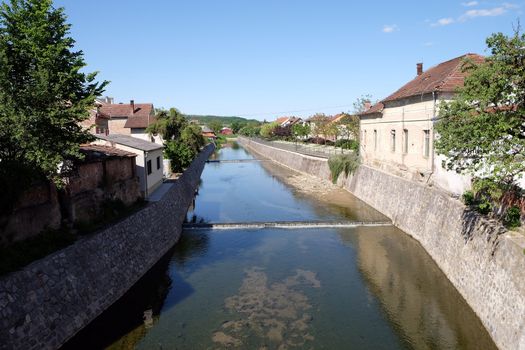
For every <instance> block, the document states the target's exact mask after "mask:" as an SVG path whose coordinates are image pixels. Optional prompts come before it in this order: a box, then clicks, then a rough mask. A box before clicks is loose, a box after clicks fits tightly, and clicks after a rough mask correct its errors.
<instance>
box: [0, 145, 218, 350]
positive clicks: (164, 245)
mask: <svg viewBox="0 0 525 350" xmlns="http://www.w3.org/2000/svg"><path fill="white" fill-rule="evenodd" d="M213 149H214V147H213V145H208V146H207V147H206V148H205V149H204V150H203V151H202V152H201V153H200V154H199V156H198V158H197V159H195V160H194V161H193V163H192V164H191V166H190V167H189V168H188V169H187V170H186V171H185V172H184V174H183V175H182V176H181V177H180V178H179V179H178V180H177V181H176V182H174V185H173V186H172V187H171V189H170V190H169V192H168V193H167V194H166V195H165V196H164V197H163V198H162V200H160V201H158V202H154V203H150V204H149V205H148V206H147V207H145V208H144V209H143V210H141V211H139V212H137V213H136V214H134V215H132V216H129V217H128V218H126V219H124V220H123V221H121V222H119V223H118V224H116V225H114V226H112V227H110V228H108V229H106V230H103V231H101V232H100V233H97V234H95V235H93V236H91V237H88V238H86V239H83V240H80V241H78V242H76V243H75V244H73V245H71V246H69V247H67V248H65V249H63V250H61V251H58V252H56V253H54V254H52V255H50V256H48V257H46V258H44V259H42V260H39V261H36V262H34V263H32V264H31V265H29V266H27V267H26V268H24V269H23V270H21V271H18V272H14V273H12V274H9V275H7V276H4V277H3V278H1V279H0V316H1V317H0V349H1V350H7V349H24V350H29V349H56V348H58V347H59V346H60V345H62V344H63V343H64V342H66V341H67V340H68V339H69V338H70V337H72V336H73V335H74V334H75V333H77V332H78V331H79V330H80V329H82V328H83V327H84V326H86V325H87V324H88V323H89V322H91V321H92V320H93V319H95V318H96V317H97V316H98V315H100V314H101V313H102V312H103V311H104V310H105V309H107V308H108V307H109V306H110V305H111V304H113V303H114V302H115V301H116V300H118V299H119V298H120V297H121V296H122V295H123V294H124V293H125V292H126V291H127V290H128V289H129V288H130V287H131V286H132V285H133V284H135V282H137V281H138V280H139V279H140V277H141V276H143V275H144V273H146V272H147V271H148V270H149V269H150V268H151V267H152V266H153V265H154V264H155V263H156V262H157V261H158V260H159V259H160V258H161V257H162V256H163V255H164V254H165V253H166V252H167V251H168V250H169V249H170V248H171V247H172V246H173V245H174V244H175V243H176V242H177V240H178V239H179V237H180V234H181V224H182V221H183V219H184V217H185V215H186V211H187V209H188V207H189V205H190V203H191V201H192V199H193V196H194V193H195V190H196V188H197V186H198V183H199V179H200V175H201V173H202V170H203V168H204V164H205V161H206V160H207V159H208V157H209V156H210V155H211V154H212V152H213Z"/></svg>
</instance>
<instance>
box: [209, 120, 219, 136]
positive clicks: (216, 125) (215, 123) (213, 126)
mask: <svg viewBox="0 0 525 350" xmlns="http://www.w3.org/2000/svg"><path fill="white" fill-rule="evenodd" d="M208 127H209V128H210V129H212V130H213V132H214V133H215V134H219V133H220V132H221V129H222V123H221V122H220V121H218V120H212V121H211V122H210V123H209V124H208Z"/></svg>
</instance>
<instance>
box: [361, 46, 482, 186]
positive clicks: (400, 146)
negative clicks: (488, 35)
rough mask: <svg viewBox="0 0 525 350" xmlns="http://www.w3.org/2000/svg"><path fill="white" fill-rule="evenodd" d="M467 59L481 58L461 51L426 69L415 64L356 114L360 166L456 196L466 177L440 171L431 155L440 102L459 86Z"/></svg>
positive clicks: (477, 60) (466, 182) (436, 158)
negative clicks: (409, 74) (409, 75)
mask: <svg viewBox="0 0 525 350" xmlns="http://www.w3.org/2000/svg"><path fill="white" fill-rule="evenodd" d="M467 59H468V60H471V61H473V62H474V63H481V62H483V60H484V58H483V57H482V56H480V55H477V54H466V55H463V56H460V57H456V58H454V59H452V60H449V61H446V62H443V63H440V64H438V65H437V66H435V67H432V68H430V69H429V70H427V71H426V72H424V71H423V64H422V63H418V64H417V65H416V73H417V75H416V77H415V78H414V79H412V80H411V81H409V82H408V83H407V84H405V85H404V86H402V87H401V88H400V89H399V90H397V91H396V92H394V93H393V94H391V95H390V96H388V97H387V98H385V99H383V100H382V101H380V102H378V103H377V104H375V105H374V106H371V107H370V108H369V109H367V110H366V111H364V112H363V113H361V114H360V115H359V117H360V128H361V131H360V133H361V134H360V143H361V156H362V161H363V163H364V164H367V165H370V166H373V167H376V168H379V169H382V170H384V171H387V172H390V173H392V174H394V175H397V176H402V177H405V178H408V179H411V180H417V181H422V182H425V183H429V184H432V185H435V186H437V187H440V188H442V189H444V190H446V191H449V192H452V193H456V194H460V193H463V192H464V191H465V190H466V189H468V188H469V186H470V179H469V178H467V177H466V176H460V175H458V174H456V173H454V172H450V171H447V170H445V169H443V167H442V166H441V163H442V160H443V158H442V157H441V156H437V155H436V154H435V153H434V140H435V138H436V134H435V132H434V123H435V122H436V121H437V115H438V111H439V104H440V103H441V102H443V101H451V100H453V99H454V95H455V91H456V89H457V88H458V87H461V86H463V82H464V78H465V76H466V74H467V73H466V72H464V71H463V69H462V67H463V64H464V62H465V60H467Z"/></svg>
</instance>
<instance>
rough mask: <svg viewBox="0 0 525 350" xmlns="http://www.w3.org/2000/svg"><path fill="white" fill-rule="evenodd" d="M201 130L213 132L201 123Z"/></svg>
mask: <svg viewBox="0 0 525 350" xmlns="http://www.w3.org/2000/svg"><path fill="white" fill-rule="evenodd" d="M201 130H202V132H213V130H212V129H210V128H209V127H208V126H206V125H201Z"/></svg>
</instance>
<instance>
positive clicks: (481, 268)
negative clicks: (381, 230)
mask: <svg viewBox="0 0 525 350" xmlns="http://www.w3.org/2000/svg"><path fill="white" fill-rule="evenodd" d="M238 142H239V143H241V144H242V145H243V146H245V147H246V148H248V149H250V150H252V151H255V152H256V153H259V154H261V155H263V156H265V157H267V158H270V159H272V160H275V161H276V162H278V163H281V164H282V165H285V166H287V167H290V168H292V169H294V170H298V171H301V172H304V173H307V174H310V175H314V176H317V177H320V178H323V179H329V175H330V170H329V168H328V163H327V160H326V159H320V158H314V157H307V156H304V155H301V154H298V153H294V152H290V151H285V150H281V149H278V148H274V147H270V146H267V145H263V144H260V143H255V142H253V141H251V140H248V139H246V138H242V139H241V138H240V139H239V140H238ZM338 184H339V185H340V186H342V187H344V188H345V189H347V190H348V191H350V192H351V193H352V194H354V195H355V196H356V197H358V198H359V199H361V200H363V201H364V202H366V203H367V204H369V205H371V206H372V207H374V208H375V209H377V210H379V211H380V212H382V213H383V214H385V215H386V216H388V217H389V218H390V219H392V221H393V222H394V224H395V225H396V226H397V227H399V228H400V229H402V230H403V231H405V232H406V233H408V234H409V235H411V236H412V237H414V238H415V239H416V240H418V241H419V242H420V243H421V245H422V246H423V247H424V248H425V250H426V251H427V252H428V253H429V254H430V256H431V257H432V258H433V259H434V261H435V262H436V263H437V265H438V266H439V267H440V268H441V270H442V271H443V272H444V273H445V274H446V276H447V277H448V278H449V280H450V281H451V282H452V284H453V285H454V286H455V287H456V288H457V290H458V291H459V292H460V293H461V295H462V296H463V297H464V298H465V300H466V301H467V303H468V304H469V305H470V307H471V308H472V309H473V310H474V312H475V313H476V314H477V315H478V317H479V318H480V320H481V321H482V323H483V324H484V326H485V327H486V329H487V330H488V332H489V334H490V335H491V337H492V339H493V340H494V342H495V343H496V345H497V346H498V347H499V348H500V349H525V255H524V248H525V237H523V235H520V234H517V233H512V232H506V231H505V229H504V228H503V227H502V226H501V225H499V224H498V223H497V222H494V221H491V220H488V219H486V218H484V217H482V216H480V215H478V214H477V213H473V212H470V211H468V210H467V209H466V208H465V206H464V205H463V204H462V203H461V202H460V201H458V200H457V199H455V198H453V197H451V196H450V195H449V194H447V193H445V192H442V191H439V190H437V189H434V188H431V187H428V186H424V185H421V184H417V183H414V182H412V181H409V180H405V179H402V178H399V177H396V176H392V175H390V174H388V173H385V172H382V171H379V170H377V169H374V168H371V167H367V166H361V167H360V168H359V169H358V170H357V172H356V174H355V175H354V176H350V177H349V178H347V179H345V178H344V175H341V177H340V178H339V180H338Z"/></svg>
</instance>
